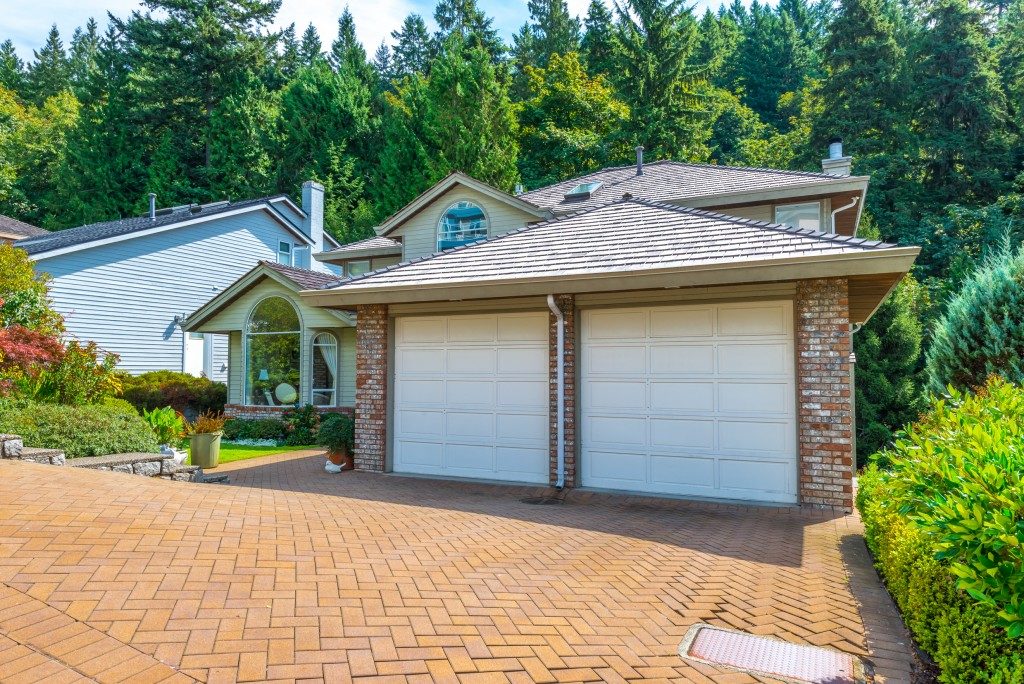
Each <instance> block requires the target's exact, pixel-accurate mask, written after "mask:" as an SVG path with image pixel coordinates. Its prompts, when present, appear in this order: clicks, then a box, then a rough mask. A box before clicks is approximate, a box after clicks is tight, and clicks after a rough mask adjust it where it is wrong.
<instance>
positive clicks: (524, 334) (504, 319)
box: [498, 313, 548, 345]
mask: <svg viewBox="0 0 1024 684" xmlns="http://www.w3.org/2000/svg"><path fill="white" fill-rule="evenodd" d="M498 341H499V342H542V343H544V344H545V345H547V341H548V315H547V314H546V313H540V314H537V313H534V314H526V315H509V316H499V317H498Z"/></svg>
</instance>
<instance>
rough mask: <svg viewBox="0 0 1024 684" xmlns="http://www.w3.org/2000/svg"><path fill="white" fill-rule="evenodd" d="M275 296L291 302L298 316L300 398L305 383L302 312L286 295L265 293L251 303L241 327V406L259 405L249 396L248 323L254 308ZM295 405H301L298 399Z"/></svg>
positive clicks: (250, 321)
mask: <svg viewBox="0 0 1024 684" xmlns="http://www.w3.org/2000/svg"><path fill="white" fill-rule="evenodd" d="M275 298H276V299H283V300H285V301H286V302H288V303H289V304H291V306H292V308H293V309H295V315H296V316H298V318H299V330H298V333H297V334H298V336H299V387H298V394H299V398H300V399H301V398H302V386H303V384H305V383H303V382H302V380H303V378H302V366H303V363H302V340H303V338H304V337H305V334H304V332H303V331H304V330H305V329H306V326H305V324H304V323H303V321H302V312H301V311H300V310H299V307H298V306H296V304H295V302H293V301H292V300H291V298H289V297H286V296H285V295H284V294H271V295H267V296H266V297H262V298H260V300H259V301H257V302H256V303H255V304H253V305H252V308H251V309H249V315H247V316H246V317H245V327H243V328H242V397H241V399H242V406H258V405H259V404H253V403H252V400H251V399H250V397H249V335H250V333H249V325H250V324H251V323H252V315H253V312H255V311H256V309H258V308H259V306H260V304H262V303H263V302H265V301H267V300H268V299H275ZM255 334H256V335H295V334H296V333H295V332H291V331H288V332H271V333H255ZM296 405H297V406H301V405H302V402H301V401H299V402H298V403H297V404H296Z"/></svg>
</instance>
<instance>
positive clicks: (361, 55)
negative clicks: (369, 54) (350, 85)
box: [330, 6, 376, 86]
mask: <svg viewBox="0 0 1024 684" xmlns="http://www.w3.org/2000/svg"><path fill="white" fill-rule="evenodd" d="M330 60H331V64H333V65H334V68H335V69H336V70H338V71H344V70H346V69H347V70H348V71H349V72H351V73H352V74H354V75H355V76H356V77H358V78H359V79H361V80H362V81H363V83H365V84H366V85H368V86H369V85H373V84H374V83H375V82H376V77H375V76H374V73H373V67H372V65H370V64H369V63H368V62H367V61H366V50H365V49H363V44H362V43H360V42H359V39H358V38H357V37H356V22H355V19H354V18H353V17H352V12H350V11H349V9H348V6H346V7H345V11H344V12H342V14H341V18H340V19H338V37H337V38H336V39H335V40H334V43H332V44H331V54H330Z"/></svg>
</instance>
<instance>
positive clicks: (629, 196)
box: [622, 192, 633, 200]
mask: <svg viewBox="0 0 1024 684" xmlns="http://www.w3.org/2000/svg"><path fill="white" fill-rule="evenodd" d="M622 199H624V200H631V199H633V193H631V192H624V193H622Z"/></svg>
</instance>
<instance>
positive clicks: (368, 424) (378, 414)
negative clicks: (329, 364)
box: [355, 304, 388, 472]
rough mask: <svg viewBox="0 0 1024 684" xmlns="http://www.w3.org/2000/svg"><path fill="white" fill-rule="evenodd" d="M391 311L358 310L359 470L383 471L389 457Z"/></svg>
mask: <svg viewBox="0 0 1024 684" xmlns="http://www.w3.org/2000/svg"><path fill="white" fill-rule="evenodd" d="M387 411H388V307H387V305H386V304H364V305H360V306H358V307H356V448H355V452H356V453H355V461H356V470H374V471H378V472H380V471H383V470H384V458H385V454H386V453H387V442H388V436H387Z"/></svg>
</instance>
